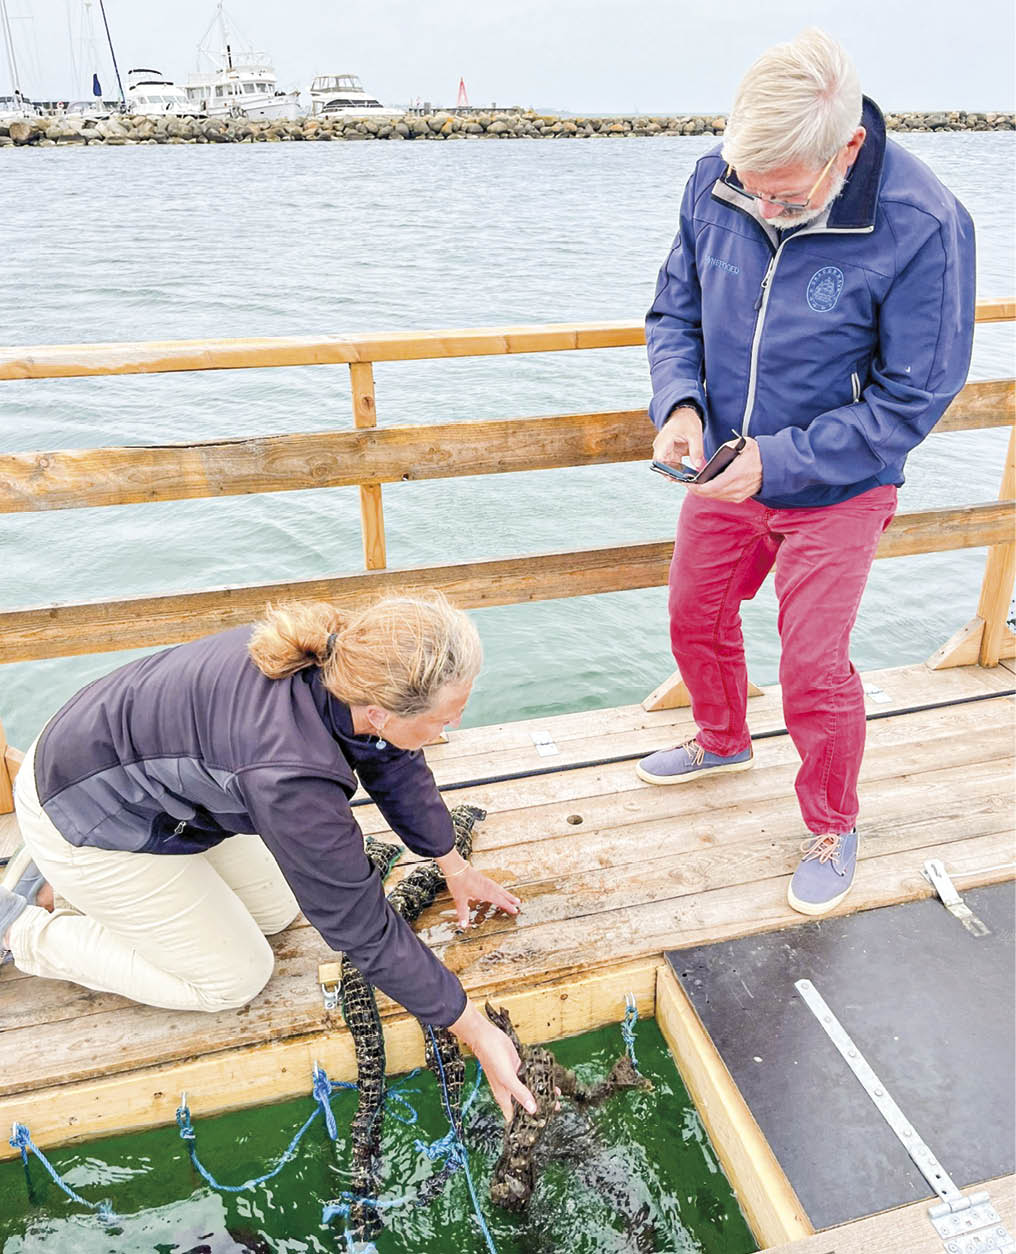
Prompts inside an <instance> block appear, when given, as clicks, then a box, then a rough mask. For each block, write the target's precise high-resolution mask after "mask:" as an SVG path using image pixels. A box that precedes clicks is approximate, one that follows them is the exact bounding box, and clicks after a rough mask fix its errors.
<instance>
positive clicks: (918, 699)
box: [358, 665, 1013, 823]
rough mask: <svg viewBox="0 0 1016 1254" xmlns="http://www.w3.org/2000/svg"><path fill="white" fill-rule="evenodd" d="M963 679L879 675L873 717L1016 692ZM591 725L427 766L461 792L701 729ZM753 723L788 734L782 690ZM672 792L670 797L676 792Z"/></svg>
mask: <svg viewBox="0 0 1016 1254" xmlns="http://www.w3.org/2000/svg"><path fill="white" fill-rule="evenodd" d="M955 673H956V674H958V675H960V676H962V678H961V679H959V680H958V681H957V682H956V683H949V684H942V683H941V680H943V679H944V678H945V677H946V675H947V674H951V672H937V673H936V672H930V671H928V670H927V668H926V667H924V666H923V665H920V666H917V667H913V668H909V667H908V668H904V669H902V670H900V671H899V672H895V671H885V672H882V671H879V672H875V673H874V674H872V675H866V676H865V678H866V680H869V681H870V682H872V683H875V684H879V685H880V686H881V687H882V689H883V691H884V692H885V695H886V696H887V697H888V698H889V700H888V701H886V702H884V703H876V702H874V701H873V700H870V699H869V701H868V712H869V713H871V714H878V715H880V716H888V715H889V714H891V713H892V712H893V711H894V710H901V709H907V708H909V707H912V706H915V705H924V704H928V703H945V702H950V701H955V700H961V699H963V698H964V697H967V696H975V695H983V694H986V693H989V692H997V691H1006V690H1008V689H1011V688H1012V687H1013V684H1012V683H1011V681H1010V680H1009V679H1008V678H1007V677H1005V676H1002V675H999V674H998V673H997V672H992V671H990V670H986V669H984V668H981V667H969V668H962V669H956V671H955ZM583 717H584V722H585V727H584V730H585V735H576V734H574V730H573V729H577V727H578V726H581V725H576V724H575V723H573V722H572V721H571V718H570V716H567V715H564V716H558V717H554V716H551V717H549V718H546V719H539V720H533V721H532V722H531V723H526V724H522V725H520V726H519V727H517V728H512V729H510V730H509V731H506V732H505V734H504V735H503V736H502V738H501V739H500V740H498V739H494V740H493V741H491V740H488V739H487V737H486V736H483V737H482V738H481V737H480V736H477V737H476V739H474V740H471V741H467V742H465V744H464V746H463V747H462V748H461V749H456V747H455V746H456V741H455V737H456V736H457V735H459V734H464V733H456V732H453V733H452V736H451V737H450V738H449V741H448V745H447V746H445V747H443V748H435V749H428V751H427V761H428V763H429V764H430V766H431V769H432V770H433V771H434V775H435V778H436V779H437V781H438V783H439V784H441V785H446V784H453V783H455V784H457V783H463V782H469V781H472V780H478V779H480V780H482V779H485V778H488V777H490V776H501V775H506V774H515V773H521V772H525V771H532V770H534V769H540V770H546V769H547V767H548V766H552V767H557V768H560V767H563V766H566V765H570V764H572V763H579V762H597V761H600V760H602V759H606V758H617V757H620V756H622V755H626V756H629V755H630V756H631V757H636V756H639V755H642V754H645V753H651V752H653V751H654V750H656V749H661V748H664V747H665V746H667V745H668V744H677V743H679V742H680V741H681V740H682V738H686V737H687V735H688V734H689V732H690V730H691V729H693V728H694V726H695V725H694V723H693V722H692V719H691V713H690V711H687V710H676V711H673V712H671V711H660V712H658V713H648V714H643V715H642V717H641V718H633V719H631V720H630V723H629V724H628V725H627V726H626V725H625V724H624V723H622V722H621V721H620V720H618V721H617V722H614V721H613V720H612V719H611V718H610V712H606V713H605V714H604V716H603V720H602V724H601V719H600V717H599V715H598V713H596V712H594V713H592V714H590V713H587V714H586V715H584V716H583ZM749 717H750V719H751V728H752V732H753V733H754V734H756V735H759V734H762V733H765V732H772V731H781V730H785V727H786V724H785V721H784V718H783V708H782V702H781V699H780V693H779V689H778V688H775V687H774V688H773V689H771V690H769V691H768V692H766V693H765V694H764V695H763V696H761V697H757V698H755V700H754V701H753V702H752V704H751V705H750V706H749ZM982 717H983V715H982ZM663 720H666V721H663ZM885 722H886V718H885V717H879V718H876V719H872V721H871V722H870V723H869V729H868V730H869V734H870V735H873V734H875V729H876V728H877V727H879V726H881V725H884V723H885ZM531 727H534V729H537V734H539V732H540V731H544V732H545V733H546V734H547V735H549V736H550V737H551V738H552V739H553V741H554V743H555V744H556V745H557V748H558V753H557V754H555V755H554V757H553V758H542V757H540V756H539V754H538V753H537V752H536V747H535V745H534V744H533V742H532V739H531V736H530V735H529V734H528V733H529V729H530V728H531ZM601 727H602V730H601ZM477 730H478V731H480V730H483V731H486V730H487V729H477ZM569 732H571V734H569ZM453 750H454V752H453ZM757 750H758V751H759V752H767V751H768V750H767V746H766V745H765V744H764V743H762V744H759V745H758V746H757ZM633 768H634V763H629V764H626V765H624V766H623V767H622V768H621V773H622V774H631V775H632V776H633V777H634V769H633ZM602 770H603V771H604V772H605V775H604V778H610V779H611V781H612V782H613V781H614V780H615V779H616V776H615V775H614V774H613V767H612V766H611V765H606V766H604V767H603V768H602ZM550 778H551V779H553V780H554V781H555V782H556V783H557V784H558V786H564V787H567V785H566V784H564V783H563V780H562V779H560V777H558V776H557V775H553V776H550ZM632 786H633V787H634V786H635V785H634V784H633V785H632ZM680 787H682V788H683V787H685V785H680ZM664 791H668V792H670V791H673V789H671V788H668V789H665V790H664ZM510 795H511V796H512V798H513V801H512V804H513V806H515V807H517V806H518V805H520V804H521V802H520V801H518V800H517V796H518V794H516V793H515V791H514V790H511V792H510ZM449 798H450V800H451V799H454V793H449ZM358 818H359V819H360V821H361V822H365V821H366V822H367V823H369V819H368V816H367V815H365V814H362V813H361V814H359V815H358Z"/></svg>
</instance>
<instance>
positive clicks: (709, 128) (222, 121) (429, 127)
mask: <svg viewBox="0 0 1016 1254" xmlns="http://www.w3.org/2000/svg"><path fill="white" fill-rule="evenodd" d="M885 117H886V127H887V129H888V130H890V131H909V132H915V131H925V132H930V131H980V132H985V131H1012V130H1016V114H1013V113H1006V112H998V111H986V112H976V111H967V110H963V109H954V110H949V111H944V110H937V111H923V112H920V111H915V112H896V113H887V114H886V115H885ZM725 127H726V117H725V116H724V115H722V114H675V115H671V116H653V117H648V116H641V115H639V116H617V117H595V118H587V117H559V116H557V115H553V114H539V113H533V112H518V111H514V112H508V111H504V112H476V113H470V114H468V115H460V114H452V113H441V112H437V113H430V114H425V115H419V114H416V115H412V116H410V115H406V116H405V117H402V118H386V119H382V120H380V121H375V120H374V119H373V118H370V117H363V116H361V117H355V118H353V117H350V118H341V117H339V118H321V117H305V118H299V119H295V120H293V121H283V120H279V121H252V120H250V119H247V118H192V117H177V116H170V115H164V116H161V117H147V116H143V115H134V114H117V115H114V116H112V117H109V118H105V119H101V120H100V119H93V118H80V117H79V118H71V117H53V118H30V119H18V120H14V121H3V122H0V148H24V147H35V148H52V147H56V146H57V145H70V146H78V147H82V146H85V145H87V146H89V147H93V146H108V147H124V146H127V145H135V144H213V143H217V144H230V143H232V144H236V143H241V144H243V143H247V144H250V143H292V142H308V141H310V142H319V143H320V142H322V141H324V142H329V141H336V140H337V141H339V142H349V141H362V140H390V141H392V140H393V141H405V140H477V139H499V140H506V139H625V138H628V137H632V136H634V137H639V138H643V137H645V138H650V137H655V136H660V135H669V136H674V135H722V134H723V132H724V129H725Z"/></svg>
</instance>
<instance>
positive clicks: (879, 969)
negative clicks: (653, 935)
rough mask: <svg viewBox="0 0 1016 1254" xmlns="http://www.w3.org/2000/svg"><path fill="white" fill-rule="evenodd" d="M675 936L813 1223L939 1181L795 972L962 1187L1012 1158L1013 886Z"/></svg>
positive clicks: (722, 1046) (718, 1036) (703, 1005)
mask: <svg viewBox="0 0 1016 1254" xmlns="http://www.w3.org/2000/svg"><path fill="white" fill-rule="evenodd" d="M964 900H965V901H966V902H967V903H968V904H969V905H970V907H971V909H972V910H973V911H974V913H975V914H976V915H977V916H978V917H979V918H980V919H981V920H982V921H983V922H984V923H985V924H986V925H987V927H988V928H990V934H989V935H987V936H982V937H976V938H975V937H974V936H971V935H970V934H969V933H968V932H967V931H966V930H965V929H964V927H963V925H962V924H961V923H960V922H959V921H958V920H956V919H954V918H953V916H952V915H951V914H949V912H948V911H947V910H946V909H945V907H944V906H943V905H942V904H941V903H940V902H939V901H938V900H937V899H931V900H927V901H917V902H910V903H908V904H906V905H901V906H891V907H887V908H885V909H881V910H867V911H862V912H860V913H858V914H853V915H848V916H846V917H844V918H836V919H827V920H821V921H816V922H814V923H802V924H800V925H798V926H796V927H793V928H788V929H786V930H784V931H781V932H769V933H766V934H765V935H762V936H753V937H744V938H742V939H739V940H734V941H727V942H725V943H723V944H718V945H702V946H697V947H696V948H694V949H685V950H675V951H673V952H672V953H669V954H668V955H667V958H668V960H669V962H670V964H671V967H672V968H673V970H674V972H675V974H676V975H677V977H678V979H679V980H680V981H681V984H682V985H683V986H684V988H685V990H686V992H687V993H688V995H689V997H690V999H691V1001H692V1004H693V1005H694V1007H695V1009H696V1011H697V1012H698V1015H699V1017H700V1019H701V1020H702V1022H703V1024H704V1025H705V1028H706V1030H707V1031H708V1033H709V1035H710V1036H711V1037H712V1039H713V1042H714V1043H715V1045H716V1048H717V1049H718V1050H719V1053H720V1055H721V1056H722V1058H723V1060H724V1062H725V1063H726V1065H727V1067H728V1069H729V1070H730V1073H731V1075H732V1076H733V1078H734V1081H735V1083H736V1084H737V1086H738V1088H739V1089H740V1090H741V1092H742V1094H743V1095H744V1098H745V1100H746V1101H747V1103H748V1105H749V1106H750V1108H751V1110H752V1113H753V1114H754V1116H755V1118H756V1120H757V1121H758V1123H759V1126H760V1127H761V1129H762V1131H763V1133H764V1134H765V1136H766V1138H767V1140H768V1141H769V1144H770V1145H771V1146H772V1148H773V1151H774V1152H775V1154H776V1157H777V1158H778V1159H779V1161H780V1164H781V1166H782V1167H783V1170H784V1171H785V1172H786V1174H787V1177H788V1178H789V1180H790V1182H791V1184H792V1185H793V1186H794V1189H795V1190H796V1191H797V1195H798V1197H799V1198H800V1199H801V1203H802V1205H803V1206H804V1208H805V1210H806V1211H807V1212H808V1215H809V1217H810V1218H811V1221H812V1223H813V1224H814V1225H815V1227H816V1228H828V1227H831V1226H832V1225H833V1224H840V1223H845V1222H846V1221H847V1220H850V1219H857V1218H860V1217H861V1216H864V1215H871V1214H874V1213H875V1212H876V1211H881V1210H886V1209H887V1208H888V1207H891V1206H901V1205H903V1204H905V1203H907V1202H913V1201H917V1200H919V1199H920V1198H923V1197H929V1196H931V1195H932V1191H931V1189H930V1188H929V1186H928V1185H927V1183H926V1181H925V1180H924V1177H923V1176H922V1175H921V1174H920V1172H919V1171H918V1170H917V1168H916V1166H915V1165H914V1163H913V1161H912V1160H911V1158H910V1156H909V1155H908V1154H907V1152H906V1151H905V1150H904V1148H903V1146H902V1145H901V1144H900V1142H899V1141H898V1140H897V1138H896V1137H895V1135H894V1134H893V1133H892V1131H891V1130H890V1129H889V1126H888V1125H887V1124H886V1123H885V1121H884V1120H883V1119H882V1116H881V1115H880V1114H879V1113H878V1111H877V1110H876V1108H875V1106H874V1105H873V1103H872V1102H871V1099H870V1098H869V1097H868V1095H867V1094H866V1093H865V1091H864V1089H863V1088H862V1087H861V1085H860V1084H859V1083H858V1081H857V1080H856V1079H855V1078H854V1075H853V1074H852V1072H851V1071H850V1070H849V1068H848V1067H847V1065H846V1063H845V1062H844V1061H843V1059H842V1058H841V1057H840V1055H839V1053H838V1052H837V1050H836V1048H835V1046H834V1045H833V1043H832V1041H831V1040H830V1039H829V1038H828V1036H826V1034H825V1032H824V1030H823V1029H822V1027H821V1026H820V1024H819V1022H818V1020H817V1019H816V1018H815V1016H814V1015H813V1014H812V1012H811V1011H810V1010H809V1009H808V1007H807V1006H806V1005H805V1004H804V1002H803V1001H802V1000H801V997H800V996H799V994H798V992H797V990H796V989H795V988H794V982H795V981H796V980H801V979H808V980H811V981H812V983H813V984H814V985H815V987H816V988H817V989H818V991H819V992H820V993H821V994H822V996H823V997H824V998H825V1000H826V1002H827V1003H828V1005H829V1007H830V1009H831V1010H832V1012H833V1013H834V1014H835V1015H836V1017H837V1018H838V1019H839V1021H840V1023H841V1024H842V1025H843V1027H844V1028H845V1029H846V1030H847V1032H848V1033H849V1034H850V1035H851V1036H852V1037H853V1039H854V1043H855V1044H856V1045H857V1046H858V1047H859V1049H860V1051H861V1053H862V1054H863V1055H864V1056H865V1057H866V1058H867V1060H868V1062H869V1063H870V1065H871V1066H872V1067H873V1068H874V1070H875V1072H876V1073H877V1075H878V1076H879V1078H880V1079H881V1080H882V1081H884V1083H885V1085H886V1088H887V1090H888V1092H889V1094H890V1096H892V1097H893V1098H895V1100H896V1102H897V1103H898V1104H899V1106H900V1107H901V1108H902V1110H903V1113H904V1114H905V1115H906V1117H907V1118H908V1119H909V1120H910V1121H911V1122H912V1124H913V1126H914V1128H915V1129H916V1131H917V1133H918V1134H919V1135H920V1136H921V1137H923V1138H924V1140H925V1141H926V1142H927V1143H928V1145H929V1146H930V1148H931V1150H932V1151H933V1153H935V1154H936V1155H937V1156H938V1159H939V1161H940V1162H941V1163H942V1164H943V1165H944V1166H945V1169H946V1171H947V1172H948V1173H949V1174H950V1175H951V1176H952V1178H953V1180H954V1181H955V1182H956V1183H957V1184H958V1185H959V1186H960V1187H961V1188H963V1187H966V1186H968V1185H970V1184H974V1183H978V1182H980V1181H983V1180H988V1179H990V1178H991V1177H993V1176H997V1175H1002V1174H1006V1173H1009V1172H1012V1171H1013V1167H1014V1164H1013V1158H1014V1150H1013V1146H1014V1141H1016V1119H1014V1088H1013V1059H1014V1039H1013V1038H1014V1021H1016V1016H1014V969H1013V968H1014V961H1013V922H1014V888H1013V885H1012V884H1011V883H1008V884H996V885H992V886H990V887H988V888H981V889H976V890H972V891H970V892H968V893H965V894H964Z"/></svg>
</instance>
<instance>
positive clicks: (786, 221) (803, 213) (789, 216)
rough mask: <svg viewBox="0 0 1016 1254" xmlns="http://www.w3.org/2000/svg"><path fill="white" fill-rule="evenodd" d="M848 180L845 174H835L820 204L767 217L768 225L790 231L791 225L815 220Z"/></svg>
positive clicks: (779, 229)
mask: <svg viewBox="0 0 1016 1254" xmlns="http://www.w3.org/2000/svg"><path fill="white" fill-rule="evenodd" d="M846 181H847V178H846V175H845V174H836V175H834V176H833V181H832V184H831V186H830V188H829V192H828V194H827V195H826V198H825V200H823V201H822V203H821V204H820V205H813V206H811V207H810V208H808V209H801V210H799V211H798V212H797V213H781V214H780V215H779V217H777V218H765V219H763V220H764V221H765V223H766V225H767V226H773V227H775V228H776V229H777V231H788V230H789V229H790V228H791V227H794V226H804V224H805V223H806V222H814V221H815V219H816V218H817V217H819V216H820V215H821V214H823V213H825V211H826V210H827V209H828V208H829V206H830V205H831V204H832V203H833V201H834V200H835V199H836V197H837V196H838V195H839V194H840V192H841V191H843V184H844V183H845V182H846Z"/></svg>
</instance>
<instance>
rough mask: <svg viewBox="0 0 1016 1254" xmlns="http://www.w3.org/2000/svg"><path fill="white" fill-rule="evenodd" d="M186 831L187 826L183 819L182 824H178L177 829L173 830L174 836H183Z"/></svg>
mask: <svg viewBox="0 0 1016 1254" xmlns="http://www.w3.org/2000/svg"><path fill="white" fill-rule="evenodd" d="M186 830H187V824H186V822H185V821H184V820H183V819H181V820H180V822H179V823H177V825H176V827H174V828H173V835H174V836H182V835H183V834H184V832H185V831H186Z"/></svg>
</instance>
